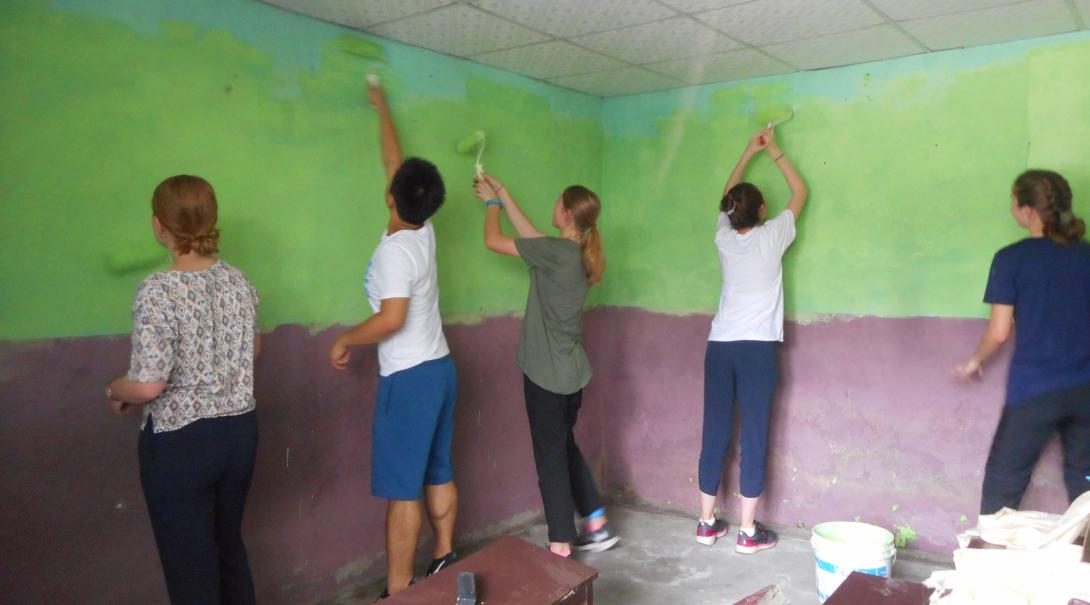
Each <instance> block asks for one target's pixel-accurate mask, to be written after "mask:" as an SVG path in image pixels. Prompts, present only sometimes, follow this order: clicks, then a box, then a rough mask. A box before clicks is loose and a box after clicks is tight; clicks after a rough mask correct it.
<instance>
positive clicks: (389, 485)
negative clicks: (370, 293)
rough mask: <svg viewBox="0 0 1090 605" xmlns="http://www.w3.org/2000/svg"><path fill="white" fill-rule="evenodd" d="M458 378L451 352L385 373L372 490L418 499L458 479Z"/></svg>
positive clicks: (377, 411)
mask: <svg viewBox="0 0 1090 605" xmlns="http://www.w3.org/2000/svg"><path fill="white" fill-rule="evenodd" d="M457 393H458V379H457V374H456V373H455V371H454V362H453V361H452V360H451V358H450V355H447V356H446V357H442V358H440V359H433V360H432V361H425V362H424V363H422V364H420V365H417V366H413V367H411V368H409V369H407V370H402V371H400V372H394V373H393V374H390V375H389V376H382V377H380V378H379V381H378V400H377V401H376V403H375V421H374V424H373V427H372V439H371V494H372V495H374V496H377V497H379V498H386V499H388V500H419V499H420V498H422V497H423V495H424V486H425V485H442V484H444V483H448V482H450V481H452V480H453V479H454V470H453V468H452V467H451V462H450V446H451V441H452V439H453V436H454V402H455V400H456V398H457Z"/></svg>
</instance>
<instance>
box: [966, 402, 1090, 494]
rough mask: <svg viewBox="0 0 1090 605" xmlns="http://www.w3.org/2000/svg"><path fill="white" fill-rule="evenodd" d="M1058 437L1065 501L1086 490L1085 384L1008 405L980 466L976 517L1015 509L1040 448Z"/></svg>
mask: <svg viewBox="0 0 1090 605" xmlns="http://www.w3.org/2000/svg"><path fill="white" fill-rule="evenodd" d="M1057 432H1058V433H1059V434H1060V440H1061V443H1062V445H1063V454H1064V484H1065V485H1066V486H1067V496H1068V498H1069V499H1070V500H1074V499H1075V498H1077V497H1079V496H1080V495H1081V494H1082V493H1083V492H1086V491H1090V480H1087V478H1086V477H1087V476H1088V475H1090V385H1084V386H1081V387H1078V388H1074V389H1068V390H1064V391H1061V392H1058V393H1052V394H1049V395H1047V396H1043V397H1037V398H1034V399H1033V400H1032V401H1026V402H1023V403H1021V404H1020V405H1017V406H1013V407H1012V406H1007V407H1005V408H1004V409H1003V416H1002V417H1001V418H1000V419H999V428H997V429H996V430H995V437H994V438H993V439H992V450H991V453H989V454H988V463H987V465H986V466H985V467H984V487H983V494H982V496H981V500H980V514H982V515H990V514H992V513H995V512H997V511H998V510H999V509H1001V508H1003V507H1007V508H1014V509H1017V508H1018V507H1019V505H1020V504H1021V502H1022V494H1023V493H1025V491H1026V486H1027V485H1029V479H1030V475H1032V474H1033V467H1035V466H1036V465H1037V458H1038V457H1039V456H1040V455H1041V450H1042V449H1044V447H1045V444H1047V443H1048V441H1049V439H1051V438H1052V436H1053V435H1055V434H1056V433H1057Z"/></svg>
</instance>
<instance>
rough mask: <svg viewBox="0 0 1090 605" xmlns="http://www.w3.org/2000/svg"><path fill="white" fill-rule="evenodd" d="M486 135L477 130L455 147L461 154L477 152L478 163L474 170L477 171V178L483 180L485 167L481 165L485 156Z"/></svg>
mask: <svg viewBox="0 0 1090 605" xmlns="http://www.w3.org/2000/svg"><path fill="white" fill-rule="evenodd" d="M484 143H485V135H484V131H483V130H476V131H474V132H473V134H471V135H469V136H468V137H466V138H464V139H462V140H461V141H458V144H457V145H456V146H455V147H456V148H457V150H458V153H460V154H463V155H464V154H467V153H471V152H472V151H473V150H474V149H476V150H477V163H476V165H475V166H474V168H475V169H476V171H477V178H481V176H482V175H483V174H484V166H483V165H481V155H483V154H484Z"/></svg>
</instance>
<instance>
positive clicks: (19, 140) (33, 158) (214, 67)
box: [0, 0, 602, 339]
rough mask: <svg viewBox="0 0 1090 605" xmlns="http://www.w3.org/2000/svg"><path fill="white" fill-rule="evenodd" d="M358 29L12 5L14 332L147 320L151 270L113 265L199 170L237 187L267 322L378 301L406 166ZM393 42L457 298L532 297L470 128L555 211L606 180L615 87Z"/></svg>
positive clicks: (6, 12)
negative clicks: (351, 37) (374, 292)
mask: <svg viewBox="0 0 1090 605" xmlns="http://www.w3.org/2000/svg"><path fill="white" fill-rule="evenodd" d="M346 32H348V30H345V29H343V28H339V27H335V26H332V25H327V24H324V23H320V22H317V21H314V20H311V19H307V18H304V17H300V16H298V15H293V14H291V13H288V12H285V11H281V10H278V9H275V8H273V7H270V6H267V5H264V4H261V3H258V2H256V1H246V0H230V1H227V0H187V1H186V2H172V1H171V0H154V1H151V0H107V1H101V2H100V1H90V0H87V1H83V2H57V3H48V2H40V1H39V2H35V1H28V0H16V1H10V0H9V1H7V2H3V3H0V87H2V88H3V90H4V94H3V95H0V115H2V116H3V118H2V119H0V140H2V141H3V146H2V150H0V257H2V258H3V259H4V260H3V263H0V284H3V286H2V287H0V339H25V338H38V337H54V336H80V335H87V334H102V333H106V334H109V333H124V332H127V331H128V330H129V328H130V318H129V306H130V302H131V299H132V294H133V291H134V289H135V287H136V284H137V283H138V282H139V281H140V279H141V278H142V277H143V275H145V274H146V273H147V271H143V272H134V273H130V274H124V275H116V274H113V273H111V272H110V271H108V270H107V267H106V262H105V261H106V259H107V257H108V256H109V255H111V254H112V253H114V252H116V251H117V250H119V249H125V248H129V247H131V246H133V245H137V246H139V244H140V243H141V242H144V243H147V242H151V241H152V239H151V231H150V203H149V200H150V197H151V192H152V190H153V188H154V187H155V185H156V184H157V183H158V182H159V181H160V180H162V179H163V178H164V177H166V176H169V175H171V174H177V173H192V174H199V175H202V176H204V177H206V178H208V179H209V180H210V181H211V182H212V184H213V185H214V186H215V187H216V191H217V194H218V196H219V199H220V207H221V211H220V214H221V223H222V227H223V230H224V235H223V245H222V251H223V254H224V257H225V258H227V259H228V260H229V261H231V262H233V263H235V264H237V265H238V266H239V267H241V268H242V269H243V270H245V271H246V272H247V274H248V275H249V276H250V277H251V279H252V280H253V281H254V282H255V283H256V284H257V286H258V288H259V289H260V291H261V293H262V296H263V304H262V323H263V324H264V326H265V327H267V328H271V327H273V326H275V325H278V324H283V323H308V324H329V323H334V322H345V323H347V322H354V321H359V320H361V319H362V318H363V317H366V315H367V314H368V313H369V310H368V309H367V306H366V303H365V300H364V296H363V271H364V268H365V266H366V263H367V260H368V257H369V256H370V254H371V251H372V250H373V248H374V246H375V244H376V243H377V242H378V238H379V236H380V234H381V233H382V230H383V229H384V226H385V221H386V216H387V215H386V209H385V206H384V204H383V190H384V186H385V183H384V177H383V175H382V169H381V164H380V161H379V157H378V142H377V141H378V135H377V128H376V126H377V121H376V119H375V117H374V114H373V112H372V111H371V110H370V108H369V107H368V106H367V105H366V102H365V100H364V97H363V85H362V80H363V76H364V74H365V73H366V70H367V68H366V65H365V62H364V61H363V60H362V59H358V58H356V57H353V56H350V55H346V54H343V53H340V52H338V51H336V50H335V49H336V45H335V42H334V41H335V39H336V38H337V37H338V36H340V35H343V34H345V33H346ZM381 44H382V45H383V46H384V48H385V51H386V54H387V58H388V61H389V63H390V68H389V69H388V70H387V72H386V73H387V78H386V80H385V81H386V84H387V86H388V88H389V94H390V98H391V103H392V105H393V107H394V114H395V118H396V119H397V121H398V123H399V125H400V129H401V134H402V139H403V141H402V143H403V147H404V148H405V151H406V153H408V154H416V155H421V156H424V157H427V158H429V159H431V160H432V161H434V162H436V164H438V165H439V168H440V170H441V171H442V172H443V174H444V176H445V179H446V181H447V186H448V192H449V193H448V198H447V203H446V205H445V206H444V208H443V209H442V210H441V211H440V213H439V214H438V215H437V218H436V219H435V222H436V226H437V229H438V231H439V238H440V240H439V241H440V245H441V247H442V254H441V255H440V260H439V262H440V276H441V284H440V285H441V289H442V292H443V295H442V305H443V312H444V313H445V314H446V316H447V317H448V319H453V320H460V319H461V320H465V319H473V318H476V317H480V316H481V315H482V314H496V313H508V312H512V311H520V310H521V309H522V307H523V305H524V304H525V296H526V277H525V270H524V268H522V267H520V265H519V263H518V262H517V261H514V260H512V259H505V258H500V257H498V256H496V255H494V254H490V253H488V252H487V251H486V250H485V249H484V246H483V244H482V243H481V229H482V227H481V226H482V224H483V215H484V213H483V211H482V210H481V208H480V204H479V203H478V202H476V200H475V198H473V196H472V190H471V180H472V177H473V167H472V166H473V158H472V157H464V156H460V155H458V154H457V153H456V152H455V143H456V142H457V141H458V140H459V139H461V138H463V137H465V136H466V135H468V134H469V133H470V132H472V131H473V130H475V129H477V128H483V129H485V130H486V131H487V132H488V135H489V146H488V150H487V154H486V157H485V164H486V166H488V168H489V169H490V170H491V171H493V172H494V173H495V174H497V175H499V176H501V177H502V178H504V179H505V180H506V181H507V182H508V184H509V188H510V189H511V190H512V191H513V192H514V193H515V194H516V196H518V197H519V198H521V200H522V201H523V203H524V204H525V205H527V206H528V209H529V210H530V212H531V213H532V215H533V216H534V218H537V219H539V220H541V221H542V222H543V223H545V224H546V225H547V224H548V223H547V221H548V218H549V216H550V211H551V207H552V203H553V201H555V199H556V197H557V195H558V194H559V192H560V191H561V190H562V189H563V187H564V186H566V185H568V184H571V183H574V182H581V183H584V184H586V185H588V186H590V187H592V188H595V189H598V188H599V187H600V185H601V157H602V149H601V141H602V136H601V120H600V117H601V116H600V111H601V99H599V98H597V97H592V96H588V95H582V94H578V93H574V92H571V91H566V90H562V89H559V88H556V87H552V86H549V85H546V84H543V83H539V82H535V81H532V80H529V79H526V78H521V77H517V76H514V75H512V74H509V73H506V72H502V71H499V70H494V69H490V68H486V67H483V66H479V65H476V64H474V63H470V62H467V61H460V60H456V59H452V58H450V57H446V56H442V55H438V54H435V53H431V52H427V51H423V50H419V49H414V48H410V47H407V46H403V45H399V44H396V43H392V42H386V41H381Z"/></svg>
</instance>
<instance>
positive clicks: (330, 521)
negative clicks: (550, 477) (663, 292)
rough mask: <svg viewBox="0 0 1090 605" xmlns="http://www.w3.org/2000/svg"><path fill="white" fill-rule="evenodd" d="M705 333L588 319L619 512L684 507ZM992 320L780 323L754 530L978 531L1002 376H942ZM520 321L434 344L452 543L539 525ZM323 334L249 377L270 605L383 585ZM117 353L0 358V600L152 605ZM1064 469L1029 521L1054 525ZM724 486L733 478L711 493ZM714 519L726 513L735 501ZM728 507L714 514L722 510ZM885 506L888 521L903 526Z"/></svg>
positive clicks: (259, 559) (348, 393)
mask: <svg viewBox="0 0 1090 605" xmlns="http://www.w3.org/2000/svg"><path fill="white" fill-rule="evenodd" d="M709 322H710V318H709V317H706V316H690V317H677V316H668V315H661V314H655V313H649V312H645V311H639V310H628V309H612V308H611V309H599V310H595V311H592V312H590V313H588V314H587V317H586V322H585V323H586V337H587V343H588V348H589V350H590V352H591V356H592V362H593V364H594V367H595V378H594V380H593V381H592V382H591V386H590V388H589V389H588V392H587V396H586V399H585V402H586V403H585V406H584V411H583V412H582V415H581V419H580V425H581V426H580V440H581V443H582V444H583V447H584V450H585V452H586V453H587V455H588V458H589V459H590V460H591V463H592V464H593V465H594V466H595V468H596V469H597V470H598V473H599V475H600V476H602V477H603V478H604V481H603V484H604V485H605V486H606V487H607V489H609V490H610V491H613V492H614V493H618V494H620V495H623V496H632V497H638V498H640V499H643V500H645V501H649V502H653V503H656V504H659V505H662V506H666V507H672V508H679V509H683V510H693V507H694V506H695V502H696V495H697V491H696V490H697V488H696V486H695V479H696V477H695V473H696V460H697V455H698V449H699V440H700V422H701V416H702V389H703V387H702V383H703V361H702V360H703V353H704V342H705V338H706V336H707V330H708V325H709ZM983 326H984V323H983V322H982V321H975V320H951V319H873V318H866V319H854V320H844V321H832V322H828V323H815V324H812V325H798V324H789V325H788V328H787V336H786V341H787V342H786V344H785V346H784V349H783V355H782V358H783V366H784V367H783V370H784V371H783V376H784V378H783V385H784V386H783V389H782V393H781V395H780V396H779V398H778V401H777V406H776V412H775V418H774V424H773V429H772V436H771V448H772V449H771V457H770V469H769V486H768V491H767V497H766V499H765V502H764V504H763V505H762V509H761V511H760V517H761V518H762V519H764V520H767V521H769V522H771V523H776V524H784V525H795V524H796V523H798V522H802V523H804V524H805V525H806V526H807V527H809V526H812V525H814V524H815V523H818V522H821V521H827V520H836V519H852V518H854V517H855V516H856V515H858V516H860V517H861V518H862V519H863V520H866V521H869V522H873V523H877V524H879V525H883V526H886V527H893V526H894V525H902V526H904V525H907V526H910V527H912V528H913V529H914V530H916V531H917V532H918V533H919V535H920V540H919V542H918V543H917V544H916V545H915V546H917V547H919V548H922V549H925V550H929V551H933V552H940V553H948V552H949V551H950V548H951V547H952V546H953V536H954V534H955V533H956V532H957V531H958V530H959V529H961V528H963V527H965V526H966V525H967V524H966V523H962V522H960V520H959V519H960V517H961V515H963V514H964V515H966V516H968V517H969V523H972V522H973V521H974V518H975V512H976V510H977V507H978V503H979V488H980V481H981V475H982V469H983V466H984V460H985V457H986V454H987V448H988V445H989V443H990V440H991V436H992V433H993V431H994V428H995V424H996V422H997V419H998V415H999V412H1000V408H1001V403H1002V393H1003V384H1002V383H1003V377H1004V375H1005V368H1004V367H1003V366H1004V363H1005V362H1001V363H997V364H995V366H993V367H992V368H991V369H990V371H989V372H988V375H987V377H986V379H985V381H984V382H983V383H982V384H976V385H969V386H966V385H961V384H958V383H956V382H955V381H953V380H952V379H950V378H949V377H948V375H947V369H948V368H949V367H950V366H951V365H952V364H953V363H954V362H956V361H958V360H959V359H960V358H961V356H963V355H964V354H965V353H966V352H967V351H969V350H971V349H972V347H973V346H974V344H975V342H976V339H977V338H978V336H979V334H980V331H981V330H982V329H983ZM518 328H519V320H518V319H516V318H511V317H503V318H495V319H490V320H487V321H484V322H482V323H480V324H477V325H471V326H448V327H447V336H448V339H449V340H450V343H451V348H452V350H453V352H454V355H455V360H456V363H457V366H458V371H459V388H460V394H459V407H458V412H457V431H456V437H455V445H454V448H455V466H456V479H457V481H458V482H459V488H460V491H461V497H462V498H461V507H460V508H461V514H460V518H459V529H460V532H461V534H462V535H466V534H467V533H477V534H478V535H480V534H484V533H489V532H491V531H495V529H496V528H497V527H498V524H502V523H503V522H505V521H508V520H510V519H512V518H514V517H518V516H519V515H521V514H524V513H527V512H530V513H531V514H532V513H533V512H536V511H539V510H540V498H539V496H538V492H537V485H536V478H535V473H534V469H533V461H532V454H531V450H530V446H529V430H528V427H527V424H526V417H525V412H524V408H523V403H522V391H521V375H520V374H519V372H518V370H517V368H516V367H515V366H514V363H513V359H514V354H515V348H516V344H517V340H518ZM335 332H336V330H328V331H325V332H321V333H318V334H311V333H309V332H308V331H307V330H306V329H304V328H302V327H299V326H286V327H281V328H278V329H276V330H274V331H273V332H271V333H269V334H267V335H266V336H265V340H264V352H263V355H262V357H261V358H260V359H259V363H258V372H257V397H258V406H259V407H258V417H259V424H260V427H261V446H260V452H259V457H258V467H257V475H256V478H255V481H254V487H253V491H252V495H251V500H250V503H249V507H248V514H247V518H246V525H245V534H246V537H247V540H248V544H249V547H250V553H251V558H252V562H253V568H254V571H255V576H256V580H257V583H258V590H259V593H260V594H259V597H260V600H261V602H262V603H271V604H278V603H292V604H297V603H308V602H314V601H316V600H320V599H321V598H323V597H329V596H331V595H333V594H335V593H337V592H338V591H339V590H341V589H343V588H345V587H347V586H351V585H353V584H356V583H359V582H361V581H366V580H369V579H372V578H376V577H380V576H381V575H382V573H383V567H384V561H383V559H382V551H383V523H384V515H383V504H382V502H381V501H379V500H377V499H375V498H372V497H371V496H370V488H369V482H370V473H369V465H370V449H369V444H370V436H369V434H370V430H371V414H372V409H373V405H374V390H375V382H376V369H377V368H376V360H375V356H374V352H373V351H364V352H361V353H360V354H359V355H357V357H356V360H355V363H354V365H353V369H352V370H351V371H349V372H347V373H344V374H340V373H336V372H335V371H333V370H332V369H331V368H330V367H329V365H328V363H327V361H326V352H327V350H328V347H329V345H330V343H331V341H332V338H333V336H334V334H335ZM128 352H129V342H128V339H127V338H119V337H112V338H111V337H102V338H84V339H72V340H53V341H43V342H32V343H6V344H4V343H0V392H2V393H4V399H3V409H2V411H3V416H2V417H3V421H2V424H0V476H2V477H3V482H2V483H0V496H2V501H3V502H4V506H3V507H0V560H3V561H4V565H3V566H0V602H3V603H5V604H8V603H11V604H14V605H22V604H29V603H75V602H79V603H85V604H88V605H95V604H99V603H102V604H110V605H124V604H129V603H132V604H140V605H146V604H148V603H162V602H165V591H164V588H163V582H162V576H161V572H160V570H159V564H158V558H157V555H156V552H155V546H154V542H153V540H152V536H151V528H150V525H149V523H148V520H147V515H146V511H145V510H144V504H143V497H142V495H141V493H140V487H139V481H138V477H137V463H136V437H137V426H136V425H137V421H136V419H135V418H116V417H113V416H110V415H109V414H108V413H107V412H106V411H105V408H104V406H103V405H102V402H101V395H100V393H101V388H102V384H104V383H105V382H106V380H108V379H110V378H112V377H113V376H115V375H117V374H119V373H120V372H121V371H123V369H124V368H125V366H126V364H127V361H128ZM1058 458H1059V456H1058V454H1057V448H1055V446H1054V445H1053V446H1052V447H1050V448H1049V450H1048V452H1047V453H1046V455H1045V456H1044V458H1043V460H1042V462H1041V465H1040V467H1039V468H1038V472H1037V474H1036V476H1035V479H1034V483H1033V485H1032V487H1031V490H1030V493H1029V495H1028V497H1027V501H1026V504H1027V506H1029V507H1032V508H1039V509H1044V510H1053V511H1058V510H1061V509H1062V508H1063V507H1064V495H1063V489H1062V484H1061V479H1060V472H1059V466H1060V465H1059V460H1058ZM736 489H737V470H736V468H732V469H730V470H728V481H727V482H726V483H725V484H724V493H726V494H731V493H733V492H734V491H736ZM726 502H728V503H729V504H733V500H732V499H731V498H729V497H727V498H726ZM732 509H733V507H732V506H730V507H728V511H730V510H732ZM895 509H896V510H895Z"/></svg>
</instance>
